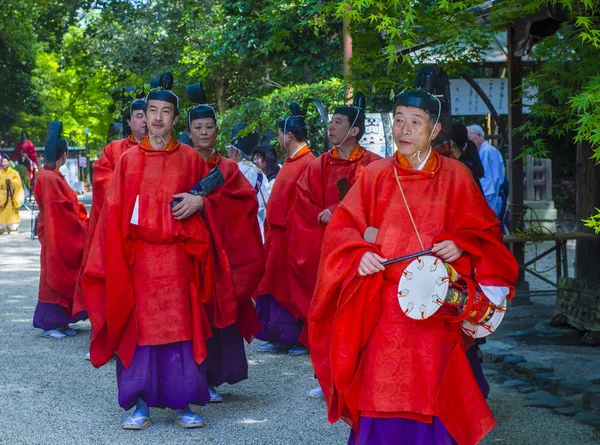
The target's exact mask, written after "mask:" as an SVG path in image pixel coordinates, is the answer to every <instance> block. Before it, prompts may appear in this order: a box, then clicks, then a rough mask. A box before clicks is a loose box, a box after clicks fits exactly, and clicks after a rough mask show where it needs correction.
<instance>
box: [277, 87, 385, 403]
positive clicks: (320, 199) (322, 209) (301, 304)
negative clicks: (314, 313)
mask: <svg viewBox="0 0 600 445" xmlns="http://www.w3.org/2000/svg"><path fill="white" fill-rule="evenodd" d="M364 108H365V98H364V95H363V94H362V93H358V94H357V96H356V98H355V100H354V106H351V107H349V106H343V107H338V108H336V110H335V112H334V114H333V117H332V118H331V125H330V126H329V139H330V140H331V143H332V144H333V149H332V150H331V151H329V152H327V153H324V154H323V155H322V156H320V157H319V158H317V159H315V160H314V161H313V162H312V163H311V164H310V165H309V166H308V168H307V169H306V171H305V172H304V174H303V175H302V177H301V178H300V180H299V181H298V185H297V187H296V200H295V202H294V205H293V206H292V209H291V211H290V213H289V215H288V218H287V224H288V231H289V238H288V243H289V245H288V252H289V255H288V280H289V294H290V298H291V299H292V302H293V304H294V307H295V308H296V311H297V312H298V316H299V317H300V319H301V320H303V321H304V322H306V320H307V319H308V308H309V306H310V301H311V299H312V295H313V292H314V290H315V285H316V282H317V271H318V269H319V259H320V257H321V245H322V244H323V235H324V233H325V228H326V227H327V224H328V223H329V220H330V219H331V216H332V215H333V212H334V211H335V209H336V208H337V207H338V205H339V204H340V201H341V200H342V198H343V195H344V194H345V193H346V192H347V191H348V190H349V189H350V187H352V186H353V185H354V183H355V182H356V180H357V179H358V178H359V177H360V175H361V174H362V172H363V171H364V170H365V168H366V167H367V165H369V164H370V163H371V162H373V161H376V160H378V159H381V158H380V157H379V156H378V155H376V154H375V153H372V152H370V151H368V150H366V149H365V148H363V147H361V146H360V145H359V143H358V142H359V141H360V139H361V138H362V136H363V134H364V132H365V112H364ZM301 338H302V341H303V343H304V344H305V345H306V346H309V344H308V338H307V336H306V331H304V332H303V333H302V337H301ZM322 395H323V394H322V392H321V389H320V388H315V389H313V390H312V391H311V392H310V393H309V396H311V397H322Z"/></svg>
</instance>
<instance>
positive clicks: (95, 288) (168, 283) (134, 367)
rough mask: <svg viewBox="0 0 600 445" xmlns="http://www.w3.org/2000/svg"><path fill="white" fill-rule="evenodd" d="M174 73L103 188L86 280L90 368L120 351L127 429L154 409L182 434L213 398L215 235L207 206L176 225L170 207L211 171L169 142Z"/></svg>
mask: <svg viewBox="0 0 600 445" xmlns="http://www.w3.org/2000/svg"><path fill="white" fill-rule="evenodd" d="M172 84H173V78H172V75H171V74H170V73H165V74H163V75H162V76H161V80H160V85H161V87H162V89H157V90H153V91H151V92H150V93H149V94H148V96H147V98H146V104H145V106H144V113H145V116H146V122H147V127H148V134H147V135H146V136H144V139H143V140H142V141H141V142H140V143H139V144H138V145H136V146H135V147H133V148H131V149H130V150H128V151H127V152H125V153H124V154H123V155H122V156H121V159H120V160H119V162H118V163H117V167H116V169H115V171H114V173H113V176H112V178H111V181H110V183H109V185H108V189H107V191H106V197H105V200H104V205H103V207H102V210H101V213H100V218H99V221H98V226H97V228H96V233H95V235H94V239H93V241H92V246H91V248H90V253H89V256H88V262H87V264H86V267H85V270H84V273H83V278H82V291H83V294H84V295H85V297H86V303H87V306H88V307H87V309H88V313H89V317H90V321H91V323H92V339H91V345H90V355H91V361H92V364H93V365H94V366H96V367H100V366H103V365H104V364H106V363H107V362H108V361H110V360H111V358H112V357H113V356H114V354H115V353H116V354H117V356H118V360H117V385H118V389H119V404H120V405H121V407H122V408H124V409H126V410H129V409H131V408H133V407H135V410H134V411H133V413H132V414H131V415H130V416H129V417H127V418H126V419H125V421H124V422H123V425H122V426H123V428H124V429H132V430H138V429H143V428H146V427H147V426H148V425H149V424H150V410H149V408H150V407H160V408H171V409H174V410H175V411H176V423H177V424H178V425H179V426H181V427H183V428H196V427H200V426H202V425H203V420H202V418H201V417H200V416H199V415H198V414H196V413H195V412H194V411H192V410H191V409H190V404H192V403H193V404H196V405H204V404H206V403H207V402H208V401H209V393H208V386H207V382H206V371H205V364H204V359H205V358H206V355H207V348H206V340H207V338H208V337H210V335H211V330H210V324H209V323H208V320H207V316H206V313H205V312H204V303H206V302H207V301H209V300H211V299H212V298H214V287H215V283H214V264H213V257H212V252H211V247H210V246H211V244H210V234H209V232H208V229H207V227H206V224H205V222H204V221H203V219H202V216H201V214H200V212H198V211H197V210H200V211H202V209H201V208H200V209H198V208H197V207H193V208H192V206H189V205H188V202H187V201H186V200H185V199H184V202H182V203H181V205H182V207H183V209H181V208H180V209H179V210H182V212H181V214H180V216H181V218H182V219H176V218H174V217H173V214H172V208H171V206H172V204H171V202H172V200H173V199H174V198H184V195H186V193H185V192H187V191H189V190H191V189H192V187H193V186H194V185H195V184H196V183H197V182H198V181H199V180H200V179H202V178H204V177H205V176H206V175H207V173H208V166H207V164H206V163H205V162H204V161H203V160H202V158H201V157H200V155H199V154H198V153H197V152H196V151H195V150H194V149H193V148H192V147H190V146H188V145H185V144H180V143H179V142H178V141H177V140H176V139H175V137H174V136H173V135H172V129H173V127H174V125H175V124H176V123H177V120H178V114H179V110H178V106H179V98H178V97H177V96H176V95H175V94H174V93H173V92H172V91H171V87H172Z"/></svg>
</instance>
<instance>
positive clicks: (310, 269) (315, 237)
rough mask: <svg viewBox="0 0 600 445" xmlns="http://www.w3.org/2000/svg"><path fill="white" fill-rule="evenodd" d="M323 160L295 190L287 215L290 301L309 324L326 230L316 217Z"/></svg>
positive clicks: (321, 196) (319, 207)
mask: <svg viewBox="0 0 600 445" xmlns="http://www.w3.org/2000/svg"><path fill="white" fill-rule="evenodd" d="M323 174H324V172H323V158H322V157H320V158H317V159H315V160H314V161H313V162H311V163H310V165H309V166H308V168H307V169H306V171H305V172H304V174H303V175H302V176H301V178H300V180H299V181H298V185H297V187H296V199H295V201H294V204H293V206H292V208H291V210H290V212H289V213H288V217H287V231H288V234H289V235H288V281H289V291H290V297H291V298H292V301H293V303H294V306H295V307H296V309H297V310H298V312H299V314H300V318H302V319H303V320H307V318H308V308H309V306H310V301H311V298H312V294H313V291H314V289H315V284H316V278H317V271H318V268H319V258H320V256H321V245H322V243H323V234H324V233H325V227H326V226H324V225H323V224H321V223H319V221H318V220H317V216H318V215H319V213H321V212H322V211H323V210H324V209H325V207H324V199H325V197H324V192H323V187H324V186H323V181H324V179H323Z"/></svg>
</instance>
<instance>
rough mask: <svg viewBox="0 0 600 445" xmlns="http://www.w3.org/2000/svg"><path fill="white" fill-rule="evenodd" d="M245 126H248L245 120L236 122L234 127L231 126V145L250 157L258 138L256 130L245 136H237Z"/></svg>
mask: <svg viewBox="0 0 600 445" xmlns="http://www.w3.org/2000/svg"><path fill="white" fill-rule="evenodd" d="M246 128H248V124H247V123H245V122H242V123H240V124H237V125H236V126H235V127H233V131H232V132H231V145H232V146H233V147H234V148H236V149H238V150H239V151H241V152H242V153H243V154H244V155H246V156H247V157H250V156H252V152H253V151H254V149H255V148H256V146H257V145H258V141H259V139H260V138H259V136H258V133H257V132H256V131H255V132H253V133H250V134H247V135H245V136H241V137H238V134H239V133H240V132H242V130H245V129H246Z"/></svg>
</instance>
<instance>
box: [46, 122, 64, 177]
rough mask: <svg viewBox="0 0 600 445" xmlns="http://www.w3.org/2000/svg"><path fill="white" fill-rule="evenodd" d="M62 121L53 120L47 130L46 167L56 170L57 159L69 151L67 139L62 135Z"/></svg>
mask: <svg viewBox="0 0 600 445" xmlns="http://www.w3.org/2000/svg"><path fill="white" fill-rule="evenodd" d="M61 134H62V122H60V121H52V122H50V123H49V124H48V130H47V131H46V144H45V145H44V168H46V169H49V170H54V169H55V168H56V161H57V159H58V158H60V157H61V156H62V155H63V154H64V153H66V152H67V151H68V146H67V141H66V140H65V139H64V138H63V137H62V136H61Z"/></svg>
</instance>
